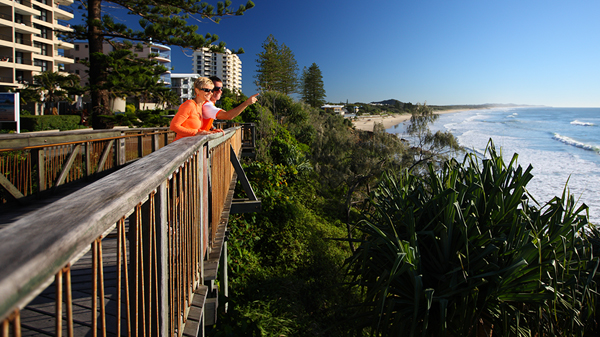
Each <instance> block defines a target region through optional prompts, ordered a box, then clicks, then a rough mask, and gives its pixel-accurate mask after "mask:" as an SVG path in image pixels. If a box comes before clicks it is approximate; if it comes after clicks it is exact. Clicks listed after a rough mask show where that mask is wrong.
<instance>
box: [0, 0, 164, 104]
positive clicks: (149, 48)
mask: <svg viewBox="0 0 600 337" xmlns="http://www.w3.org/2000/svg"><path fill="white" fill-rule="evenodd" d="M0 1H2V0H0ZM111 51H114V47H113V46H112V45H111V44H110V43H108V42H106V41H104V42H103V44H102V52H103V53H104V54H108V53H110V52H111ZM133 52H134V53H135V54H137V55H138V56H137V57H139V58H149V57H150V54H155V55H154V56H152V59H154V60H156V61H158V62H159V63H161V64H162V65H163V66H165V67H166V68H167V69H169V70H167V71H166V72H165V73H163V74H162V75H161V77H160V81H161V82H163V83H164V84H165V85H167V86H170V85H171V47H167V46H163V45H160V44H157V43H143V44H141V45H134V46H133ZM66 54H67V55H68V56H69V57H71V58H73V59H74V60H75V62H76V63H74V64H70V65H69V66H67V71H68V72H70V73H73V74H77V75H79V77H80V78H81V85H82V86H84V85H86V84H87V83H88V82H89V75H88V67H87V66H85V65H83V64H81V63H77V62H78V61H79V60H88V59H89V57H90V49H89V43H88V42H87V41H86V42H76V43H75V48H73V49H71V50H69V51H68V52H67V53H66ZM125 106H126V100H125V99H122V98H114V99H113V98H111V102H110V109H111V110H112V111H125ZM155 107H156V104H155V103H149V102H140V107H139V108H140V109H142V110H144V109H154V108H155Z"/></svg>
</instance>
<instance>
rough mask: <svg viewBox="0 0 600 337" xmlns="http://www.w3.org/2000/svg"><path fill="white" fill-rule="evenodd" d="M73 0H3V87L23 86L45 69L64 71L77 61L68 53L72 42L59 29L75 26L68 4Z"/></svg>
mask: <svg viewBox="0 0 600 337" xmlns="http://www.w3.org/2000/svg"><path fill="white" fill-rule="evenodd" d="M72 3H73V0H52V1H48V0H37V1H35V2H34V1H26V0H14V1H8V0H0V86H3V87H5V88H6V87H9V88H22V87H24V85H25V84H27V83H31V82H32V80H33V76H35V75H38V74H39V73H41V72H43V71H54V72H60V71H64V70H65V66H67V65H70V64H73V62H74V60H73V59H72V58H69V57H67V56H65V53H66V51H68V50H70V49H72V48H73V47H74V46H73V44H72V43H68V42H65V41H61V40H59V39H58V38H57V37H56V33H55V32H59V31H61V32H70V31H73V29H72V28H71V27H70V25H69V24H68V23H67V22H66V21H65V20H71V19H73V17H74V15H73V10H72V9H71V8H69V7H67V6H69V5H71V4H72Z"/></svg>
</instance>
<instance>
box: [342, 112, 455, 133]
mask: <svg viewBox="0 0 600 337" xmlns="http://www.w3.org/2000/svg"><path fill="white" fill-rule="evenodd" d="M465 110H466V109H454V110H435V111H434V112H433V113H435V114H440V115H441V114H447V113H453V112H459V111H465ZM410 116H411V114H409V113H406V114H393V115H383V116H380V115H376V116H360V117H357V118H352V124H354V127H355V128H357V129H359V130H363V131H373V127H374V126H375V123H380V124H383V127H384V128H386V129H389V128H391V127H393V126H394V125H398V124H400V123H402V122H404V121H407V120H409V119H410Z"/></svg>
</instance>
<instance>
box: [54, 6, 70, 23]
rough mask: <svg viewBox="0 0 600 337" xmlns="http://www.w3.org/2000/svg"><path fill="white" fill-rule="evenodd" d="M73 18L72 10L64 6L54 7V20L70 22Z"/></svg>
mask: <svg viewBox="0 0 600 337" xmlns="http://www.w3.org/2000/svg"><path fill="white" fill-rule="evenodd" d="M74 17H75V15H74V14H73V9H72V8H69V7H65V6H58V7H54V18H55V19H58V20H71V19H73V18H74Z"/></svg>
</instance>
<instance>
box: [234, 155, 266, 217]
mask: <svg viewBox="0 0 600 337" xmlns="http://www.w3.org/2000/svg"><path fill="white" fill-rule="evenodd" d="M230 151H231V153H230V156H229V157H230V160H231V164H232V165H233V168H234V169H235V173H236V174H237V178H238V180H239V181H240V183H241V184H242V187H243V188H244V191H245V192H246V195H247V196H248V198H244V199H233V201H232V202H231V211H230V212H229V213H230V214H239V213H255V212H260V211H261V209H262V207H261V202H260V200H258V198H257V197H256V194H254V190H253V189H252V186H250V182H249V181H248V177H246V173H245V172H244V169H243V168H242V165H241V164H240V161H239V160H238V157H237V155H236V153H235V151H234V150H233V146H231V147H230Z"/></svg>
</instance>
